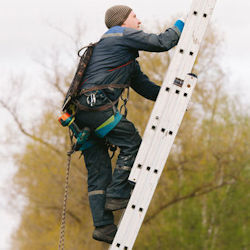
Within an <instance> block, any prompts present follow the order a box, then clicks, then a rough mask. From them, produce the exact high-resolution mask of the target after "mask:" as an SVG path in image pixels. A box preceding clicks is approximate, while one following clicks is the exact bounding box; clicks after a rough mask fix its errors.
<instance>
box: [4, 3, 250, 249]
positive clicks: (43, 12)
mask: <svg viewBox="0 0 250 250" xmlns="http://www.w3.org/2000/svg"><path fill="white" fill-rule="evenodd" d="M191 2H192V0H154V1H146V0H124V1H114V0H81V1H80V0H70V1H66V0H8V1H7V0H0V3H1V5H0V6H1V7H0V31H1V33H0V37H1V38H0V79H1V89H2V86H3V85H4V84H5V83H6V81H5V80H6V79H7V78H8V76H9V75H10V74H12V73H14V74H15V73H21V74H22V73H25V74H26V75H28V76H29V77H30V79H35V80H34V81H32V83H31V84H32V85H31V87H33V88H34V87H35V88H37V89H39V88H40V87H41V86H39V85H38V84H40V83H41V82H39V79H37V72H36V70H38V66H37V65H36V63H35V62H34V60H33V59H34V55H37V52H39V51H46V49H49V48H51V46H55V45H56V46H61V48H62V49H63V44H64V42H65V43H66V40H65V39H66V38H65V37H64V36H62V35H61V34H59V33H58V32H57V31H55V30H53V29H51V27H50V26H51V25H54V26H57V27H59V28H61V29H62V30H64V31H65V32H67V33H71V34H74V32H72V30H73V28H74V25H75V22H76V19H79V20H81V23H85V24H86V27H87V31H86V34H88V37H85V38H84V41H82V43H84V44H86V43H88V42H92V41H96V40H98V39H99V37H100V36H101V34H102V33H104V32H105V31H106V27H105V25H104V13H105V11H106V9H107V8H109V7H110V6H112V5H114V4H125V5H129V6H131V7H132V8H133V10H134V12H135V13H136V14H137V16H138V18H139V19H140V20H141V21H142V23H143V22H144V23H146V24H148V23H150V22H152V23H153V22H155V21H160V22H164V20H169V19H170V18H171V16H175V15H176V14H178V13H180V14H185V13H188V11H189V8H190V5H191ZM217 2H218V3H217V5H216V8H215V11H214V14H213V18H212V21H213V22H214V23H215V26H216V27H217V28H218V30H219V31H220V32H221V33H224V38H225V42H224V48H223V53H224V56H223V57H222V58H221V61H222V65H223V68H224V69H225V71H226V72H228V74H229V78H228V79H229V83H228V84H229V88H230V89H231V90H232V91H236V92H239V93H240V94H241V96H242V99H243V100H244V101H245V102H247V103H250V101H249V100H250V85H249V80H248V78H249V69H250V60H249V56H250V46H249V44H250V30H249V25H248V23H249V20H248V19H249V13H250V1H248V0H238V1H235V0H218V1H217ZM72 53H75V51H72ZM40 54H41V53H40ZM39 91H40V90H39ZM1 122H2V119H1ZM1 132H3V131H1V130H0V133H1ZM0 162H1V161H0ZM0 167H1V168H0V176H1V178H2V179H0V180H1V184H0V197H1V200H0V206H1V207H0V250H7V249H8V237H9V235H10V232H11V230H12V229H13V226H14V225H16V223H15V218H14V217H12V214H11V213H10V212H8V211H6V210H5V206H3V204H5V203H6V200H5V199H4V198H3V194H2V193H1V188H2V187H3V186H4V179H7V178H8V177H10V176H11V175H12V173H13V167H11V166H8V167H7V166H6V165H3V164H1V165H0Z"/></svg>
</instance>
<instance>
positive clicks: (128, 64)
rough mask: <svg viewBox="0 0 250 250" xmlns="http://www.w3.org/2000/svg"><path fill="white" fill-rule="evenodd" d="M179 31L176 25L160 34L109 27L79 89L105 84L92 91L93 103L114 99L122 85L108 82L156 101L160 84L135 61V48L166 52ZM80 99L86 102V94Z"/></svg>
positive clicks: (173, 42) (98, 103)
mask: <svg viewBox="0 0 250 250" xmlns="http://www.w3.org/2000/svg"><path fill="white" fill-rule="evenodd" d="M180 34H181V31H180V30H179V29H178V27H177V26H173V27H172V28H169V29H167V30H166V31H165V32H163V33H161V34H159V35H157V34H149V33H145V32H143V31H141V30H139V31H138V30H136V29H131V28H124V27H121V26H114V27H112V28H111V29H109V30H108V31H107V32H106V33H105V34H104V35H103V36H102V37H101V39H100V41H99V42H98V43H97V45H96V46H95V48H94V51H93V54H92V57H91V59H90V62H89V64H88V67H87V69H86V71H85V75H84V80H83V82H82V84H81V86H80V88H81V89H91V88H93V87H96V86H101V85H106V86H107V88H105V89H102V90H99V91H93V92H92V93H95V94H96V105H95V106H100V105H104V104H106V103H108V102H110V100H111V101H115V100H116V99H118V98H119V96H120V95H121V93H122V91H123V88H116V87H115V88H114V87H108V85H110V84H115V85H125V84H129V85H130V86H131V87H132V88H133V89H134V90H135V91H136V92H137V93H139V94H140V95H142V96H144V97H145V98H147V99H150V100H156V98H157V95H158V93H159V90H160V87H159V86H158V85H156V84H154V83H153V82H151V81H150V80H149V79H148V77H147V76H146V75H145V74H143V73H142V71H141V69H140V66H139V63H138V62H137V61H136V58H137V57H138V56H139V54H138V51H140V50H143V51H150V52H162V51H167V50H169V49H171V48H172V47H174V46H175V45H176V44H177V42H178V40H179V37H180ZM90 93H91V92H90ZM90 93H87V94H86V95H89V94H90ZM80 102H81V103H82V104H84V105H86V96H85V97H84V96H83V97H82V98H81V99H80Z"/></svg>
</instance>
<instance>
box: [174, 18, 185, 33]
mask: <svg viewBox="0 0 250 250" xmlns="http://www.w3.org/2000/svg"><path fill="white" fill-rule="evenodd" d="M174 26H175V27H177V28H178V29H179V31H180V32H182V30H183V27H184V22H183V21H181V20H180V19H178V20H177V21H176V22H175V24H174Z"/></svg>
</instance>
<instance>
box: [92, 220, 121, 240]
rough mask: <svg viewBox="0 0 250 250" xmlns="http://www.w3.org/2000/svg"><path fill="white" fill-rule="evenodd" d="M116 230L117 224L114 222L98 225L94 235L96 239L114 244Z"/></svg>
mask: <svg viewBox="0 0 250 250" xmlns="http://www.w3.org/2000/svg"><path fill="white" fill-rule="evenodd" d="M116 231H117V226H116V225H114V224H110V225H105V226H101V227H96V228H95V230H94V232H93V235H92V237H93V238H94V239H95V240H99V241H104V242H106V243H109V244H112V242H113V239H114V237H115V234H116Z"/></svg>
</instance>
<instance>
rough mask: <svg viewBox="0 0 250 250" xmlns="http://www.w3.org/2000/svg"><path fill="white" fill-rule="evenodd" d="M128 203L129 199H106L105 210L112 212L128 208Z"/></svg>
mask: <svg viewBox="0 0 250 250" xmlns="http://www.w3.org/2000/svg"><path fill="white" fill-rule="evenodd" d="M128 202H129V199H118V198H106V203H105V209H106V210H111V211H115V210H119V209H123V208H126V207H127V205H128Z"/></svg>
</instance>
